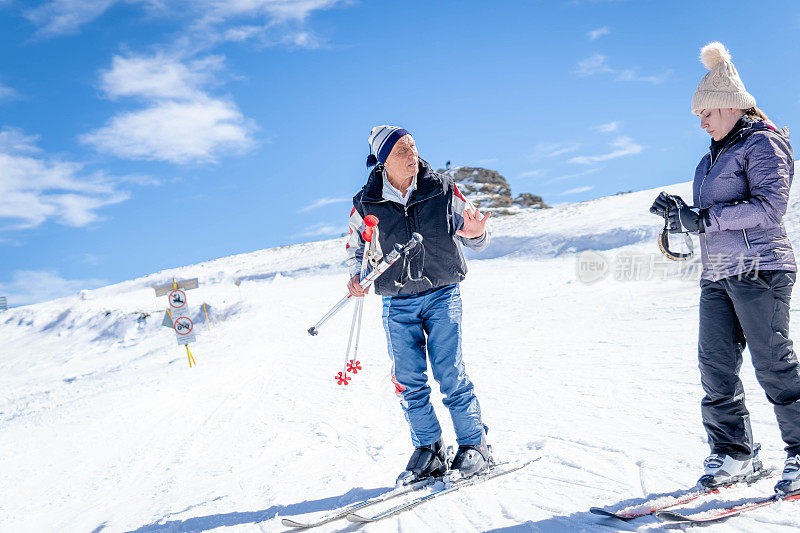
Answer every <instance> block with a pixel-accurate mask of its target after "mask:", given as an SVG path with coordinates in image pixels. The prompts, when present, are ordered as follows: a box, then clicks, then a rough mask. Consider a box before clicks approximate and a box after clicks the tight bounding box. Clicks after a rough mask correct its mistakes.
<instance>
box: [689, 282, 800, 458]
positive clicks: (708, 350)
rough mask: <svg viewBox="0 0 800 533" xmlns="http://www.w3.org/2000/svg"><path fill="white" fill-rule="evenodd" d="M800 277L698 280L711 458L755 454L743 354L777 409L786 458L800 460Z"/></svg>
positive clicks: (705, 419) (704, 408)
mask: <svg viewBox="0 0 800 533" xmlns="http://www.w3.org/2000/svg"><path fill="white" fill-rule="evenodd" d="M795 278H796V274H795V273H794V272H784V271H759V272H756V273H753V272H750V273H747V274H743V275H741V276H733V277H729V278H724V279H721V280H719V281H709V280H705V279H704V280H702V281H701V282H700V287H701V290H700V337H699V343H698V356H699V359H700V377H701V381H702V384H703V390H704V391H705V393H706V396H705V398H703V401H702V404H701V405H702V412H703V425H704V426H705V428H706V432H707V433H708V443H709V445H710V446H711V453H724V454H727V455H731V456H733V457H735V458H737V459H742V458H745V457H750V456H751V455H752V454H753V434H752V431H751V429H750V415H749V413H748V412H747V408H746V407H745V405H744V388H743V387H742V382H741V380H740V379H739V369H740V368H741V366H742V350H744V348H745V345H748V346H749V347H750V356H751V357H752V359H753V366H754V367H755V370H756V378H757V379H758V383H759V384H760V385H761V387H762V388H763V389H764V392H766V394H767V399H769V401H770V402H771V403H772V404H773V405H774V408H775V415H776V416H777V418H778V425H779V426H780V430H781V436H782V437H783V440H784V442H785V443H786V451H787V453H788V454H789V455H797V454H800V402H799V401H798V399H800V366H798V362H797V357H796V356H795V353H794V349H793V348H792V341H791V339H789V300H790V298H791V294H792V286H793V285H794V282H795Z"/></svg>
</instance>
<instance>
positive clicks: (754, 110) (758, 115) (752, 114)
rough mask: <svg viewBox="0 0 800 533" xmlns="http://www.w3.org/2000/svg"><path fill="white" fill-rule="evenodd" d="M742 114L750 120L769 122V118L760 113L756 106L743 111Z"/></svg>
mask: <svg viewBox="0 0 800 533" xmlns="http://www.w3.org/2000/svg"><path fill="white" fill-rule="evenodd" d="M744 114H745V116H748V117H751V118H758V119H761V120H769V117H768V116H767V114H766V113H764V112H763V111H761V110H760V109H759V108H757V107H756V106H753V107H751V108H750V109H745V110H744Z"/></svg>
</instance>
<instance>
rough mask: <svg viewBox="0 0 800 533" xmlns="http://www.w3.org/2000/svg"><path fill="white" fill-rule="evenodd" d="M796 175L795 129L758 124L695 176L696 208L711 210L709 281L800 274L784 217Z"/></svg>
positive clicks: (705, 240)
mask: <svg viewBox="0 0 800 533" xmlns="http://www.w3.org/2000/svg"><path fill="white" fill-rule="evenodd" d="M793 175H794V161H793V158H792V146H791V145H790V144H789V130H788V129H787V128H783V129H782V130H777V129H776V128H775V127H774V126H772V125H771V124H770V123H769V122H765V121H761V120H757V121H753V122H751V123H750V124H748V125H746V126H744V127H743V128H742V129H741V130H740V131H739V132H738V133H737V134H736V135H735V136H734V137H733V138H732V139H731V140H730V141H729V142H728V143H727V144H726V145H725V147H724V148H722V149H721V151H720V152H719V153H718V154H717V156H716V158H715V160H714V161H712V160H711V153H708V154H706V156H705V157H703V159H702V160H701V161H700V164H699V165H698V166H697V171H696V172H695V176H694V187H693V190H694V205H695V206H699V207H700V208H706V209H708V216H707V217H706V218H705V224H706V230H705V233H701V234H700V248H701V257H702V260H703V278H704V279H708V280H711V281H717V280H720V279H722V278H727V277H729V276H736V275H739V274H742V273H743V272H749V271H751V270H787V271H791V272H796V271H797V265H796V263H795V260H794V252H793V251H792V245H791V243H790V242H789V238H788V237H787V235H786V228H784V226H783V222H782V218H783V215H784V214H785V213H786V204H787V203H788V201H789V187H790V186H791V185H792V177H793Z"/></svg>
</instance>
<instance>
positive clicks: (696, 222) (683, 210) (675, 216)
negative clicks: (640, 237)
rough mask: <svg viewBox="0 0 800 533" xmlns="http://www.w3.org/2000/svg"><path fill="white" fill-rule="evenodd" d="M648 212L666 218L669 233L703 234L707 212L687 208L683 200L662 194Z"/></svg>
mask: <svg viewBox="0 0 800 533" xmlns="http://www.w3.org/2000/svg"><path fill="white" fill-rule="evenodd" d="M650 212H651V213H653V214H654V215H658V216H662V217H663V216H665V215H666V218H667V224H666V227H667V230H668V231H669V232H670V233H687V232H689V233H698V232H699V233H705V231H706V224H705V221H706V220H707V219H708V210H707V209H699V208H697V207H689V206H688V205H686V202H684V201H683V198H681V197H680V196H674V195H671V194H667V193H665V192H662V193H661V194H659V195H658V198H656V201H655V202H653V206H652V207H651V208H650Z"/></svg>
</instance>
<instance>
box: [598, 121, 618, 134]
mask: <svg viewBox="0 0 800 533" xmlns="http://www.w3.org/2000/svg"><path fill="white" fill-rule="evenodd" d="M619 126H620V123H619V122H607V123H605V124H600V125H599V126H595V127H594V129H596V130H597V131H600V132H602V133H612V132H615V131H617V130H618V129H619Z"/></svg>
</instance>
